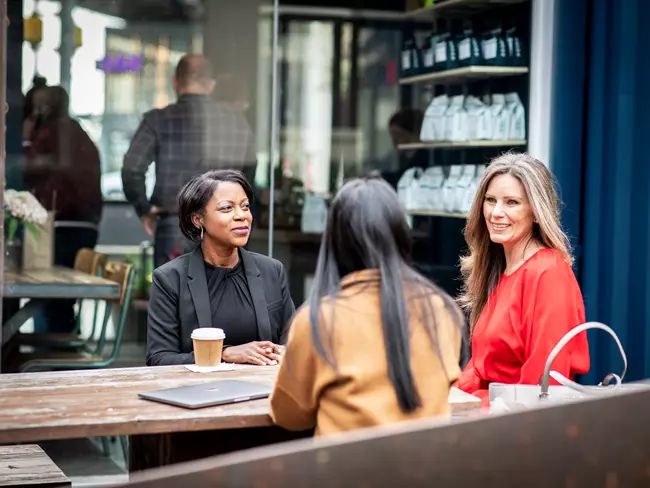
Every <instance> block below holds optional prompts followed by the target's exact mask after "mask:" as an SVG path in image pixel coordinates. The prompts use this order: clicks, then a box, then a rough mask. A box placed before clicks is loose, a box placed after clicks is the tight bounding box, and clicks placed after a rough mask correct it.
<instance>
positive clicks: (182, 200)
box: [178, 169, 253, 241]
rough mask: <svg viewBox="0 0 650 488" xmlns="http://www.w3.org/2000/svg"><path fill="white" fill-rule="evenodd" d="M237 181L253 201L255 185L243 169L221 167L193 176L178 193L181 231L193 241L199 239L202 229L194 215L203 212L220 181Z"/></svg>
mask: <svg viewBox="0 0 650 488" xmlns="http://www.w3.org/2000/svg"><path fill="white" fill-rule="evenodd" d="M226 181H227V182H230V183H237V184H238V185H239V186H241V187H242V188H243V189H244V193H246V196H247V197H248V200H249V201H251V202H252V201H253V187H252V186H251V184H250V183H249V182H248V180H247V179H246V177H245V176H244V174H243V173H242V172H241V171H238V170H236V169H219V170H213V171H208V172H207V173H203V174H201V175H198V176H195V177H193V178H192V179H191V180H190V181H188V182H187V183H186V184H185V186H183V188H181V191H180V192H179V193H178V221H179V226H180V229H181V232H182V233H183V235H184V236H185V237H187V238H188V239H189V240H191V241H198V240H199V236H200V235H201V230H200V229H197V228H196V226H195V225H194V223H193V222H192V216H193V215H196V214H201V213H202V212H203V210H204V209H205V206H206V205H207V204H208V202H209V201H210V199H211V198H212V195H214V192H215V191H216V190H217V187H218V186H219V183H223V182H226Z"/></svg>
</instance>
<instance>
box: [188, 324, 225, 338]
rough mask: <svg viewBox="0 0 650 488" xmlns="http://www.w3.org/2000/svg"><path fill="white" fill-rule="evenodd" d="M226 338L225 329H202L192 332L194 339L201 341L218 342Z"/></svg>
mask: <svg viewBox="0 0 650 488" xmlns="http://www.w3.org/2000/svg"><path fill="white" fill-rule="evenodd" d="M225 338H226V334H225V333H224V331H223V329H217V328H214V327H200V328H198V329H194V330H193V331H192V339H197V340H200V341H218V340H220V339H225Z"/></svg>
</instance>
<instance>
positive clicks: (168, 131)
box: [122, 54, 256, 267]
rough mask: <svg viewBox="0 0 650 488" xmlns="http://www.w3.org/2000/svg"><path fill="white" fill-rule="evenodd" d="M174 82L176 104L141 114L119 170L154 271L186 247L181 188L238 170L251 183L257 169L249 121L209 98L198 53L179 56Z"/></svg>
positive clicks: (208, 69) (209, 78) (209, 74)
mask: <svg viewBox="0 0 650 488" xmlns="http://www.w3.org/2000/svg"><path fill="white" fill-rule="evenodd" d="M173 83H174V88H175V90H176V93H177V94H178V101H177V102H176V103H174V104H172V105H169V106H168V107H166V108H164V109H156V110H152V111H150V112H147V113H146V114H145V115H144V118H143V119H142V122H141V123H140V126H139V128H138V130H137V131H136V133H135V135H134V137H133V140H132V141H131V146H130V147H129V149H128V151H127V152H126V155H125V156H124V164H123V167H122V184H123V188H124V195H125V196H126V199H127V200H128V201H129V202H130V203H131V204H132V205H133V206H134V208H135V211H136V212H137V214H138V216H139V217H140V218H141V219H142V222H143V225H144V228H145V231H146V232H147V234H148V235H150V236H154V265H155V266H156V267H158V266H160V265H162V264H164V263H166V262H167V261H169V260H171V259H173V258H174V257H175V256H177V255H179V254H182V253H183V252H186V251H189V250H190V249H191V246H190V245H189V243H188V242H187V241H186V240H184V239H183V237H182V235H181V233H180V231H179V227H178V216H177V213H178V209H177V206H176V196H177V194H178V191H179V190H180V189H181V187H182V186H183V185H184V184H185V183H187V181H188V180H189V179H190V178H192V177H193V176H196V175H198V174H201V173H203V172H205V171H206V170H209V169H226V168H231V169H239V170H241V171H242V172H243V173H244V174H245V175H246V177H247V178H248V179H249V180H252V178H254V176H255V167H256V161H255V159H256V158H255V151H254V141H253V134H252V132H251V129H250V126H249V124H248V122H247V121H246V119H245V118H244V117H243V116H242V115H241V114H238V113H235V112H233V111H232V110H230V109H228V108H227V107H225V106H222V105H220V104H218V103H214V102H213V101H212V99H211V98H210V95H211V93H212V91H213V89H214V87H215V78H214V73H213V69H212V66H211V64H210V62H209V61H208V60H207V59H206V58H205V57H203V56H201V55H197V54H188V55H185V56H183V57H182V58H181V60H180V61H179V63H178V66H177V67H176V73H175V76H174V79H173ZM154 161H155V163H156V184H155V187H154V191H153V195H152V196H151V199H147V195H146V192H145V175H146V172H147V169H148V168H149V166H150V165H151V163H152V162H154Z"/></svg>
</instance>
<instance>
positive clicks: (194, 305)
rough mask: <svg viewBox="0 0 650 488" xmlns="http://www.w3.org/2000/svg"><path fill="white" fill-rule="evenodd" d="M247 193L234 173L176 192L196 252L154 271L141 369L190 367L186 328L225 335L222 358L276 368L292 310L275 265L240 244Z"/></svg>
mask: <svg viewBox="0 0 650 488" xmlns="http://www.w3.org/2000/svg"><path fill="white" fill-rule="evenodd" d="M252 199H253V190H252V188H251V186H250V184H249V183H248V181H247V180H246V178H244V175H243V174H242V173H241V172H240V171H235V170H218V171H209V172H207V173H205V174H202V175H199V176H196V177H194V178H192V179H191V180H190V181H189V182H188V183H187V184H186V185H185V186H184V187H183V188H182V189H181V191H180V193H179V195H178V209H179V210H178V212H179V219H180V228H181V231H182V233H183V234H184V235H185V237H187V238H188V239H190V240H193V241H198V242H199V245H198V246H197V248H196V249H195V250H194V251H192V252H190V253H189V254H185V255H183V256H179V257H177V258H176V259H174V260H172V261H170V262H168V263H166V264H164V265H163V266H161V267H159V268H157V269H156V270H155V271H154V272H153V276H152V286H151V298H150V300H149V314H148V322H147V327H148V334H147V365H149V366H162V365H169V364H191V363H193V362H194V353H193V352H192V351H193V348H192V339H191V335H192V331H193V330H194V329H196V328H198V327H218V328H220V329H223V330H224V332H225V334H226V339H225V341H224V350H223V360H224V361H226V362H230V363H249V364H256V365H261V366H264V365H275V364H277V363H278V361H279V360H280V351H281V347H280V344H282V343H283V341H284V340H285V335H286V330H287V325H288V324H289V321H290V320H291V318H292V316H293V314H294V311H295V309H294V306H293V302H292V300H291V296H290V295H289V288H288V285H287V279H286V275H285V271H284V267H283V266H282V263H280V262H279V261H276V260H275V259H271V258H269V257H266V256H262V255H260V254H256V253H253V252H248V251H246V250H245V249H243V247H244V246H245V245H246V243H247V242H248V236H249V233H250V228H251V224H252V221H253V217H252V216H251V212H250V205H251V200H252Z"/></svg>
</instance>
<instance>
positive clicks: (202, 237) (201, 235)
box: [201, 226, 203, 240]
mask: <svg viewBox="0 0 650 488" xmlns="http://www.w3.org/2000/svg"><path fill="white" fill-rule="evenodd" d="M201 240H203V226H201Z"/></svg>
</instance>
